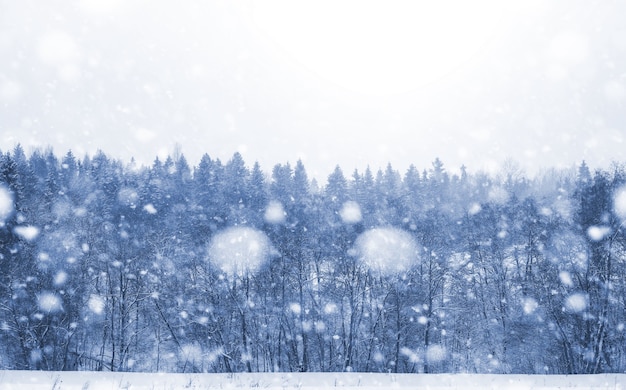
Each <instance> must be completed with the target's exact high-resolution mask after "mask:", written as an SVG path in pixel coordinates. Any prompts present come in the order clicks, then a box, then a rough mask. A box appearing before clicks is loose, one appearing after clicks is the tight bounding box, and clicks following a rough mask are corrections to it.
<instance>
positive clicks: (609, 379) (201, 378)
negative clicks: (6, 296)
mask: <svg viewBox="0 0 626 390" xmlns="http://www.w3.org/2000/svg"><path fill="white" fill-rule="evenodd" d="M332 388H340V389H361V390H367V389H494V390H496V389H497V390H500V389H513V390H522V389H524V390H530V389H626V374H600V375H473V374H456V375H452V374H428V375H425V374H371V373H297V374H296V373H254V374H243V373H241V374H145V373H119V372H116V373H111V372H84V371H83V372H50V371H0V390H12V389H19V390H39V389H41V390H43V389H45V390H66V389H81V390H87V389H89V390H105V389H106V390H113V389H128V390H132V389H135V390H136V389H154V390H157V389H164V390H174V389H305V390H314V389H332Z"/></svg>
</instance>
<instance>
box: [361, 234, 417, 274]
mask: <svg viewBox="0 0 626 390" xmlns="http://www.w3.org/2000/svg"><path fill="white" fill-rule="evenodd" d="M355 252H356V253H355V254H356V256H357V257H358V259H359V260H360V261H361V262H363V263H364V264H365V265H366V266H367V267H369V268H370V269H372V270H375V271H380V272H382V273H383V274H396V273H400V272H405V271H408V270H409V269H410V268H411V266H413V265H414V264H416V263H417V261H418V249H417V245H416V244H415V241H414V239H413V237H412V236H411V234H409V233H408V232H406V231H404V230H401V229H397V228H376V229H371V230H368V231H366V232H365V233H363V234H361V235H360V236H359V237H358V238H357V240H356V242H355Z"/></svg>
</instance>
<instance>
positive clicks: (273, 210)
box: [263, 200, 287, 225]
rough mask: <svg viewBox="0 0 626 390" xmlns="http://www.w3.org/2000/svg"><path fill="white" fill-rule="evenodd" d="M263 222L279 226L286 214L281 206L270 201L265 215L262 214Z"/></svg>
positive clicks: (276, 202)
mask: <svg viewBox="0 0 626 390" xmlns="http://www.w3.org/2000/svg"><path fill="white" fill-rule="evenodd" d="M263 218H264V219H265V222H267V223H270V224H274V225H279V224H281V223H284V222H285V220H286V218H287V212H286V211H285V208H284V207H283V204H282V203H280V202H278V201H275V200H273V201H271V202H270V203H269V204H268V205H267V207H266V208H265V214H263Z"/></svg>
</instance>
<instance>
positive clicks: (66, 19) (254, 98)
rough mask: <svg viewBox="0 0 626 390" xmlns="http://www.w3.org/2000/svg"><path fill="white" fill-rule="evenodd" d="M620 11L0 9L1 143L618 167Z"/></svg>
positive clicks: (317, 165) (258, 157) (360, 164)
mask: <svg viewBox="0 0 626 390" xmlns="http://www.w3.org/2000/svg"><path fill="white" fill-rule="evenodd" d="M624 15H626V2H615V1H597V2H594V1H573V0H561V1H551V2H547V1H536V2H533V1H522V2H520V4H516V3H505V2H502V1H495V0H493V1H488V0H484V1H483V0H476V1H471V2H467V1H449V2H446V1H437V2H434V1H423V2H417V1H411V2H400V1H398V2H389V1H380V2H370V1H323V0H322V1H315V2H313V1H311V2H294V1H274V0H263V1H258V2H257V1H241V2H232V1H200V0H197V1H191V0H188V1H185V0H181V1H176V2H174V1H148V0H125V1H121V0H118V1H114V0H84V1H52V0H50V1H47V0H41V1H33V0H21V1H12V0H0V58H2V60H1V61H0V150H2V151H8V150H11V149H12V148H13V147H14V146H15V144H17V143H21V144H22V145H23V146H24V148H25V149H26V151H27V152H29V151H32V150H33V149H34V148H36V147H45V146H47V145H50V146H52V147H53V148H54V151H55V152H56V153H57V154H65V152H67V150H69V149H71V150H72V151H73V152H74V153H75V154H76V155H79V156H82V155H83V154H85V153H89V154H93V153H94V152H95V151H96V150H98V149H102V150H103V151H105V152H106V153H107V154H109V155H111V156H113V157H116V158H121V159H123V160H124V161H128V160H130V158H131V157H135V159H136V160H137V161H139V162H141V163H144V164H150V163H151V162H152V161H153V160H154V158H155V157H156V156H161V157H164V156H166V155H167V154H168V153H172V152H173V150H174V148H175V145H176V144H178V145H180V147H181V149H182V152H183V153H184V154H185V156H186V157H187V159H188V160H189V162H190V164H192V165H196V164H197V163H198V162H199V159H200V157H201V155H202V154H203V153H208V154H209V155H210V156H211V157H214V158H220V159H222V160H223V161H226V160H228V159H229V158H230V157H231V156H232V154H233V153H234V152H235V151H239V152H241V153H242V155H243V156H244V159H245V160H246V162H247V163H248V164H249V165H252V164H253V163H254V161H259V162H260V163H261V165H262V167H263V168H264V169H265V170H267V171H270V170H271V168H272V166H273V165H274V164H277V163H285V162H291V163H292V164H294V163H295V162H296V161H297V160H298V159H302V160H303V162H304V163H305V166H306V168H307V170H308V171H309V173H310V175H311V176H315V177H318V178H320V179H325V178H326V176H327V175H328V174H329V173H330V172H331V170H332V169H333V168H334V166H335V165H336V164H339V165H341V166H342V168H343V169H344V172H346V174H350V173H351V172H352V170H354V169H355V168H358V169H359V170H361V171H362V170H364V169H365V167H366V166H368V165H369V166H370V167H371V168H372V169H374V170H377V169H378V168H379V167H383V168H384V167H385V166H386V165H387V163H388V162H391V163H392V165H393V166H394V167H395V168H397V169H399V170H400V171H401V172H404V171H405V170H406V169H407V167H408V166H409V165H410V164H414V165H416V167H417V168H419V169H425V168H429V167H430V166H431V165H430V164H431V162H432V161H433V160H434V159H435V158H436V157H439V158H440V159H442V161H443V162H444V164H445V165H446V167H447V168H448V170H450V171H455V170H456V169H458V167H460V166H461V164H465V165H466V166H467V167H468V169H469V170H470V171H477V170H481V169H487V170H495V169H497V167H498V165H499V164H500V163H501V162H503V161H504V160H506V159H507V158H510V159H513V160H515V161H517V162H518V163H519V164H520V166H521V167H523V168H524V169H525V170H526V172H528V173H530V174H532V173H534V172H536V171H537V170H538V169H541V168H542V167H569V166H572V165H574V164H577V163H579V162H580V161H581V160H583V159H585V160H587V162H588V163H589V164H590V165H591V166H592V167H608V166H609V164H610V162H611V161H612V160H622V161H623V160H625V158H624V157H625V155H626V153H624V151H625V145H624V139H625V137H626V127H625V126H626V111H625V110H624V108H625V103H626V86H625V84H624V83H626V25H625V24H624V23H623V17H624Z"/></svg>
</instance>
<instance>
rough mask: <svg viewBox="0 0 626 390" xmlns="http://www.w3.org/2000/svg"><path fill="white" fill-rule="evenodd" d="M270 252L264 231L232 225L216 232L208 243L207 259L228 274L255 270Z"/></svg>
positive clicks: (238, 274)
mask: <svg viewBox="0 0 626 390" xmlns="http://www.w3.org/2000/svg"><path fill="white" fill-rule="evenodd" d="M271 253H272V245H271V244H270V241H269V239H268V238H267V236H266V235H265V233H263V232H261V231H260V230H256V229H252V228H249V227H233V228H229V229H227V230H225V231H223V232H220V233H218V234H216V235H215V236H214V237H213V238H212V239H211V242H210V244H209V251H208V254H209V259H210V260H211V262H212V263H213V264H214V265H215V266H217V267H218V268H219V269H221V270H222V271H223V272H224V273H226V274H227V275H229V276H240V277H241V276H244V275H245V274H247V273H248V272H252V273H254V272H256V271H257V270H258V269H259V268H260V267H261V266H262V265H263V263H265V261H266V260H267V259H268V258H269V256H270V255H271Z"/></svg>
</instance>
